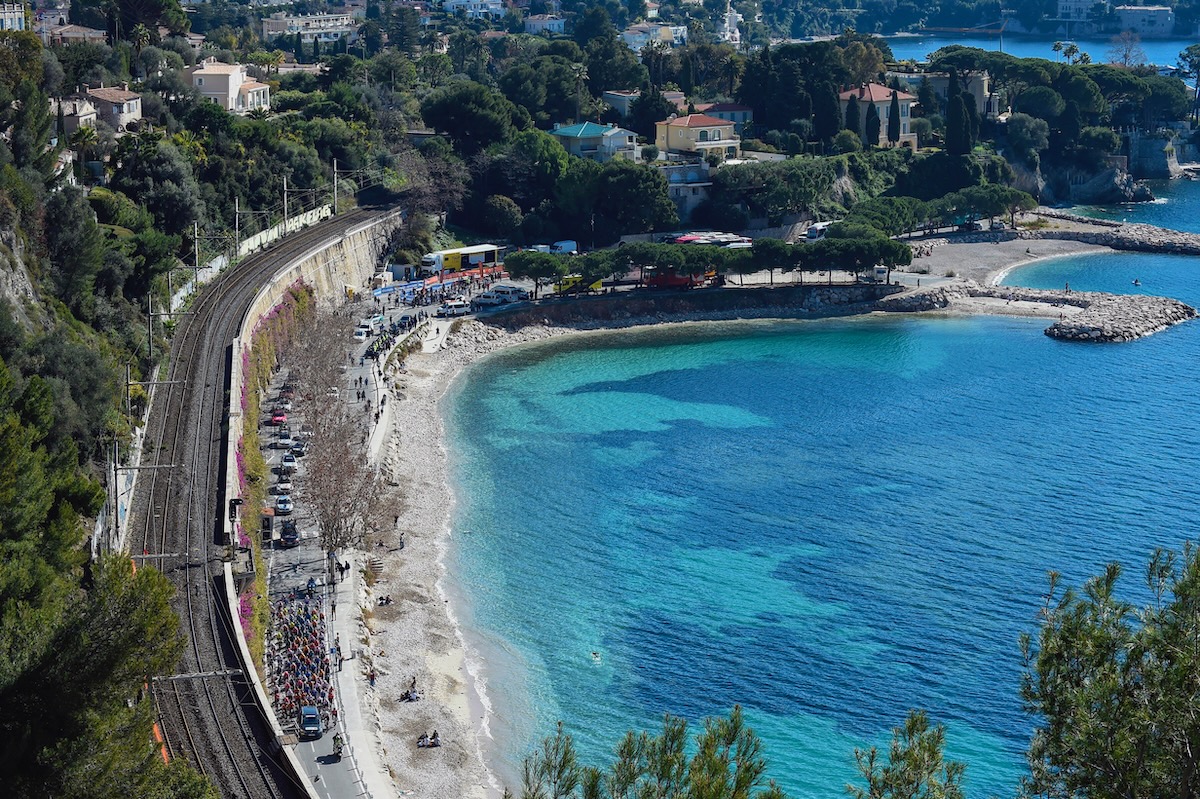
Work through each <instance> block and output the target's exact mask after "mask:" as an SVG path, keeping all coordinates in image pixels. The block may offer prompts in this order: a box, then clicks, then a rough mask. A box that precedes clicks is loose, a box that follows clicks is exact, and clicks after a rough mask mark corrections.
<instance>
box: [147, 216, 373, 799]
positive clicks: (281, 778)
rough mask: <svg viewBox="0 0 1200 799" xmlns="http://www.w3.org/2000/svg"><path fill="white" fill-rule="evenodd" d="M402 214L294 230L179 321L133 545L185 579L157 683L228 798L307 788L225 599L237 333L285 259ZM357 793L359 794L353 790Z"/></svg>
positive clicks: (174, 739)
mask: <svg viewBox="0 0 1200 799" xmlns="http://www.w3.org/2000/svg"><path fill="white" fill-rule="evenodd" d="M389 213H391V211H390V210H388V209H370V208H364V209H356V210H354V211H350V212H348V213H346V214H343V215H341V216H338V217H335V218H333V219H330V220H328V221H326V222H322V223H321V224H318V225H314V226H313V227H311V228H309V229H307V230H304V231H301V232H299V233H296V234H293V235H291V236H288V237H287V238H285V239H284V240H282V241H281V242H280V243H279V244H277V245H276V246H275V247H273V248H272V249H270V250H267V251H265V252H262V253H258V254H255V255H253V256H250V257H249V258H246V259H245V260H244V261H242V262H241V263H239V264H238V265H237V266H235V267H232V268H230V269H227V270H226V271H225V272H224V273H223V274H222V275H220V276H219V277H218V278H217V279H216V280H214V281H213V282H212V283H210V284H209V285H208V286H206V287H204V288H203V289H202V290H201V291H200V293H199V295H198V296H197V297H196V299H195V301H194V302H193V304H192V307H191V309H190V315H187V316H184V317H183V318H182V319H180V320H178V321H179V326H178V329H177V331H176V334H175V336H174V338H173V340H172V347H171V357H170V361H169V372H168V373H167V374H166V375H164V376H163V378H165V379H166V381H167V382H166V383H164V384H163V385H160V386H159V387H158V391H157V392H156V395H155V399H154V407H153V409H152V412H151V414H150V417H149V419H148V420H147V435H146V444H145V448H144V455H143V459H142V464H141V465H142V466H143V467H146V466H155V467H159V468H154V469H150V470H147V471H145V472H143V473H142V477H141V479H139V481H138V485H137V491H136V494H135V497H134V501H133V506H132V515H131V518H130V524H131V527H130V528H129V531H128V533H129V547H130V549H131V550H132V551H133V552H135V553H136V552H138V551H139V550H140V551H141V552H142V553H143V554H144V555H145V556H148V558H149V559H148V560H147V561H146V562H148V563H151V564H153V565H156V566H158V567H160V568H161V569H162V570H163V572H164V573H165V574H166V575H167V577H168V578H169V579H170V580H171V581H172V582H173V583H174V584H175V587H176V595H175V598H174V601H173V606H174V608H175V610H176V612H177V613H178V614H179V617H180V620H181V627H182V631H183V632H184V634H185V635H186V637H187V646H186V649H185V653H184V656H183V658H182V659H181V661H180V663H179V665H178V667H177V673H176V674H175V675H174V676H173V677H172V678H171V679H159V680H156V681H155V682H154V683H153V688H152V693H153V697H154V701H155V703H156V707H157V710H158V720H159V723H160V726H161V728H162V732H163V735H164V738H165V741H166V745H167V751H168V752H169V754H170V755H171V757H175V758H184V759H186V760H187V761H189V762H190V763H191V764H192V765H193V766H194V767H195V768H197V769H198V770H199V771H201V772H202V773H204V774H205V775H207V776H208V777H209V778H210V779H211V780H212V782H213V783H214V784H215V785H216V786H217V788H218V790H219V791H220V794H221V795H222V796H224V797H239V798H241V797H250V798H252V799H258V797H268V798H270V799H290V797H293V796H299V795H300V793H301V792H300V790H299V786H298V785H296V783H295V781H294V779H293V778H292V777H291V775H290V773H289V770H288V768H287V766H286V765H285V764H284V763H283V761H282V759H281V757H280V755H279V753H278V752H277V751H276V749H275V742H274V740H273V736H272V735H271V734H270V731H269V729H268V727H267V724H266V722H265V720H264V719H263V717H262V715H261V714H260V713H259V712H258V708H257V706H256V705H255V703H254V700H253V695H252V692H251V690H250V687H249V684H248V683H247V681H246V679H245V678H244V677H243V676H242V675H241V673H240V662H239V660H238V657H237V654H236V649H235V646H234V643H233V641H234V636H233V631H232V629H231V627H230V620H229V618H228V614H227V612H226V610H225V609H224V607H223V604H224V593H225V586H224V585H223V577H222V564H223V558H224V556H225V552H226V548H225V545H224V541H223V540H222V537H223V534H222V519H223V516H224V514H225V513H226V507H225V496H224V486H223V485H222V482H223V480H222V478H223V476H224V474H225V468H224V466H225V464H224V460H223V455H224V452H223V449H224V441H225V436H224V434H223V425H224V424H225V421H226V418H225V417H226V409H227V397H226V392H227V390H228V388H227V387H228V385H229V379H230V373H229V365H230V358H231V357H232V356H231V352H230V347H229V344H230V341H231V340H232V339H233V338H234V337H235V336H236V335H237V331H238V328H239V326H240V325H241V321H242V318H243V316H244V315H245V312H246V309H247V308H248V307H249V303H250V302H251V300H252V298H253V297H254V295H255V293H256V292H257V291H258V290H259V288H261V286H262V285H263V284H264V283H265V282H266V281H267V280H268V279H269V278H270V277H271V275H272V274H273V273H274V272H275V271H276V270H277V269H279V268H280V267H281V266H283V265H284V264H286V263H288V262H289V261H291V260H293V259H295V258H298V257H300V256H302V255H303V254H304V253H306V252H307V251H309V250H311V249H312V248H313V247H315V246H319V245H320V244H321V243H323V242H325V241H327V240H330V239H336V238H339V237H341V236H343V235H344V234H345V233H347V232H348V231H350V230H351V229H353V228H355V227H357V226H359V225H361V224H363V223H365V222H369V221H372V220H374V219H377V218H380V217H382V216H386V215H387V214H389ZM349 795H354V794H349Z"/></svg>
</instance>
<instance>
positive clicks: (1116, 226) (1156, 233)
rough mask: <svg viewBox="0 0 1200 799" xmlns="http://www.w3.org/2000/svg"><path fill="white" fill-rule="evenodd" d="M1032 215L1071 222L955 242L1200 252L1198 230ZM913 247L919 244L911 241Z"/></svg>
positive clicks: (1045, 211) (1046, 212) (1055, 213)
mask: <svg viewBox="0 0 1200 799" xmlns="http://www.w3.org/2000/svg"><path fill="white" fill-rule="evenodd" d="M1034 215H1035V216H1041V217H1047V218H1049V219H1058V220H1061V221H1063V222H1067V223H1069V224H1070V227H1067V228H1046V229H1042V230H1037V229H1033V230H1030V229H1024V228H1022V229H1020V230H1011V229H1010V230H1003V231H995V232H993V231H983V232H979V233H968V234H965V235H959V236H955V237H954V241H956V242H964V243H975V242H992V241H1013V240H1021V239H1028V240H1036V239H1066V240H1069V241H1081V242H1083V243H1085V244H1095V245H1097V246H1100V247H1111V248H1112V249H1114V250H1126V251H1130V252H1154V253H1166V254H1169V255H1200V234H1196V233H1184V232H1182V231H1179V230H1170V229H1169V228H1161V227H1155V226H1154V225H1144V224H1141V223H1129V222H1117V221H1114V220H1111V219H1092V218H1091V217H1086V216H1080V215H1078V214H1072V213H1068V212H1066V211H1059V210H1057V209H1053V208H1039V209H1037V211H1035V212H1034ZM925 243H928V244H931V245H932V246H937V244H940V243H942V242H941V241H940V240H927V241H926V242H925ZM913 246H914V247H916V246H919V245H916V244H914V245H913Z"/></svg>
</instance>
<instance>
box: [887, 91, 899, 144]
mask: <svg viewBox="0 0 1200 799" xmlns="http://www.w3.org/2000/svg"><path fill="white" fill-rule="evenodd" d="M887 139H888V143H889V144H891V145H892V146H893V147H895V146H896V144H897V143H898V142H899V141H900V95H899V94H897V93H896V90H895V89H893V90H892V104H891V105H889V106H888V129H887Z"/></svg>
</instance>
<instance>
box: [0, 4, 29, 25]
mask: <svg viewBox="0 0 1200 799" xmlns="http://www.w3.org/2000/svg"><path fill="white" fill-rule="evenodd" d="M23 30H25V4H24V3H0V31H23Z"/></svg>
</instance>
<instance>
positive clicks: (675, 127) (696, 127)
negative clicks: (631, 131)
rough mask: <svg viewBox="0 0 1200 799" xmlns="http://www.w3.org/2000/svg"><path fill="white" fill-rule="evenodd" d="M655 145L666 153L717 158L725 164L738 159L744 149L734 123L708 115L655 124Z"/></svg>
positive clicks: (695, 115) (687, 116) (696, 115)
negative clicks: (727, 160) (726, 161)
mask: <svg viewBox="0 0 1200 799" xmlns="http://www.w3.org/2000/svg"><path fill="white" fill-rule="evenodd" d="M654 143H655V144H656V145H657V146H658V149H659V150H661V151H662V152H664V153H694V154H696V155H699V156H701V157H707V156H709V155H715V156H716V157H717V158H718V160H721V161H724V160H726V159H728V158H737V157H738V156H739V155H740V154H741V149H742V140H741V138H740V137H739V136H738V135H737V134H736V133H734V123H732V122H730V121H728V120H725V119H717V118H716V117H710V116H708V115H707V114H686V115H684V116H678V117H677V116H674V115H672V116H671V117H669V118H667V119H664V120H663V121H662V122H657V123H655V125H654Z"/></svg>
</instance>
